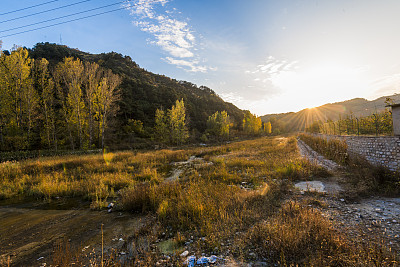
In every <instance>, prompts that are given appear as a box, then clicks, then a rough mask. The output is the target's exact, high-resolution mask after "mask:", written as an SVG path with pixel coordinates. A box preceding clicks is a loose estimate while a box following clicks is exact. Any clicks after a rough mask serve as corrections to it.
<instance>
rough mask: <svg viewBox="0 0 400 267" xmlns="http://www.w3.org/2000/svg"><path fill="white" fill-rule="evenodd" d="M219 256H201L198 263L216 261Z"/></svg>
mask: <svg viewBox="0 0 400 267" xmlns="http://www.w3.org/2000/svg"><path fill="white" fill-rule="evenodd" d="M218 259H219V258H218V257H217V256H215V255H211V256H210V257H201V258H199V259H198V260H197V264H208V263H216V262H217V260H218Z"/></svg>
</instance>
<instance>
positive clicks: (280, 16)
mask: <svg viewBox="0 0 400 267" xmlns="http://www.w3.org/2000/svg"><path fill="white" fill-rule="evenodd" d="M49 1H50V0H35V1H34V0H20V1H14V0H3V1H2V4H3V5H2V6H3V8H2V10H1V11H0V13H5V12H8V11H13V10H16V9H20V8H24V7H29V6H32V5H37V4H41V3H45V2H49ZM82 1H84V0H73V1H67V0H58V1H54V2H52V3H49V4H46V5H42V6H39V7H36V8H31V9H27V10H24V11H20V12H15V13H10V14H6V15H0V31H3V32H0V36H5V35H7V34H12V33H16V32H19V31H22V30H27V29H33V28H37V27H41V26H46V25H49V24H52V23H57V22H62V21H65V20H69V19H74V18H79V17H82V16H84V15H91V14H95V13H99V12H104V11H110V10H113V9H117V8H120V7H124V9H121V10H119V11H116V12H112V13H108V14H105V15H102V16H98V17H92V18H89V19H86V20H80V21H76V22H71V23H68V24H63V25H58V26H55V27H50V28H46V29H40V30H37V31H32V32H28V33H24V34H20V35H15V36H9V37H0V39H2V40H3V49H10V48H11V47H12V46H13V45H14V44H17V45H22V46H26V47H32V46H33V45H34V44H36V43H38V42H51V43H60V42H62V43H63V44H65V45H68V46H69V47H73V48H79V49H80V50H82V51H87V52H91V53H102V52H110V51H116V52H119V53H121V54H124V55H129V56H131V58H132V59H133V60H135V61H136V62H137V63H138V64H139V65H140V66H141V67H143V68H145V69H147V70H149V71H152V72H154V73H159V74H164V75H167V76H170V77H172V78H175V79H178V80H187V81H190V82H193V83H195V84H197V85H199V86H200V85H206V86H208V87H210V88H212V89H213V90H214V91H216V92H217V94H219V95H220V96H221V97H222V98H223V99H225V100H227V101H229V102H232V103H234V104H236V105H237V106H238V107H240V108H243V109H249V110H250V111H251V112H253V113H255V114H257V115H264V114H267V113H278V112H289V111H298V110H300V109H303V108H307V107H314V106H319V105H322V104H325V103H329V102H335V101H342V100H347V99H351V98H355V97H364V98H368V99H374V98H377V97H380V96H383V95H389V94H393V93H399V86H400V49H399V44H400V35H399V34H398V29H399V28H400V16H399V15H398V14H400V2H399V1H397V0H391V1H390V0H385V1H378V0H376V1H372V0H362V1H361V0H336V1H328V0H325V1H317V0H309V1H308V0H291V1H289V0H279V1H278V0H276V1H272V0H229V1H228V0H134V1H125V2H124V3H122V4H121V3H120V2H122V1H118V0H86V2H83V3H80V4H76V5H73V6H70V7H66V8H61V9H58V10H53V11H51V12H46V13H43V14H40V15H35V16H29V17H26V18H23V19H18V20H14V21H9V22H3V21H5V20H8V19H13V18H17V17H20V16H25V15H31V14H33V13H36V12H40V11H45V10H48V9H53V8H57V7H61V6H64V5H70V4H74V3H78V2H82ZM113 3H116V5H114V6H110V7H107V8H104V9H99V10H96V11H92V12H89V13H85V14H81V15H77V16H74V17H69V18H65V19H62V20H57V21H53V22H49V23H44V24H39V25H35V26H32V27H30V28H29V27H28V28H22V29H18V30H14V31H6V30H9V29H11V28H15V27H19V26H24V25H27V24H31V23H37V22H41V21H43V20H48V19H52V18H57V17H60V16H65V15H68V14H73V13H76V12H82V11H85V10H89V9H93V8H97V7H101V6H105V5H110V4H113ZM118 3H119V4H118ZM4 31H6V32H4Z"/></svg>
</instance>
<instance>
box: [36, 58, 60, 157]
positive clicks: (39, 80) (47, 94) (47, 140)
mask: <svg viewBox="0 0 400 267" xmlns="http://www.w3.org/2000/svg"><path fill="white" fill-rule="evenodd" d="M48 65H49V62H48V61H47V60H46V59H45V58H42V59H41V60H35V62H34V84H35V86H36V91H37V92H40V91H41V94H40V110H41V113H42V117H43V122H44V137H43V139H44V140H43V141H44V144H45V145H46V146H47V147H51V146H52V145H53V146H54V149H56V150H57V138H56V129H55V125H56V116H55V98H54V81H53V79H52V78H51V77H50V74H49V71H48Z"/></svg>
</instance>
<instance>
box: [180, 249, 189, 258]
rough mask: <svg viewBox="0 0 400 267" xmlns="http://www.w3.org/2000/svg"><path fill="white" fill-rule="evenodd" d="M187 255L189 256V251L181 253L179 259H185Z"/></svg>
mask: <svg viewBox="0 0 400 267" xmlns="http://www.w3.org/2000/svg"><path fill="white" fill-rule="evenodd" d="M187 255H189V251H187V250H185V251H184V252H182V253H181V257H186V256H187Z"/></svg>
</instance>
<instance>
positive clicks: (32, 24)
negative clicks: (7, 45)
mask: <svg viewBox="0 0 400 267" xmlns="http://www.w3.org/2000/svg"><path fill="white" fill-rule="evenodd" d="M126 2H127V1H122V2H117V3H114V4H110V5H106V6H101V7H96V8H92V9H89V10H85V11H81V12H78V13H73V14H69V15H65V16H61V17H57V18H52V19H48V20H43V21H40V22H35V23H31V24H27V25H23V26H19V27H15V28H11V29H8V30H3V31H0V32H9V31H13V30H17V29H22V28H26V27H30V26H34V25H38V24H43V23H46V22H50V21H54V20H59V19H63V18H68V17H72V16H76V15H79V14H83V13H87V12H91V11H94V10H98V9H102V8H106V7H110V6H115V5H118V4H122V3H126Z"/></svg>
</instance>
